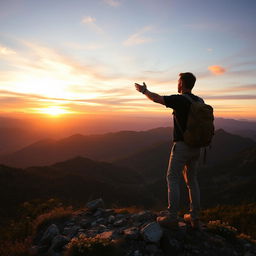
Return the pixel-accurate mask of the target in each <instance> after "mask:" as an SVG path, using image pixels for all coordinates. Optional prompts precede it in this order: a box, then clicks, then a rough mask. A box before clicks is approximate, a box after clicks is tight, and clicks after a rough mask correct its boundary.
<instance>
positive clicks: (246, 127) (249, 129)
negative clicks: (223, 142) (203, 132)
mask: <svg viewBox="0 0 256 256" xmlns="http://www.w3.org/2000/svg"><path fill="white" fill-rule="evenodd" d="M214 125H215V128H216V129H224V130H225V131H227V132H229V133H233V134H237V135H240V136H243V137H247V138H251V139H253V140H255V141H256V122H255V121H247V120H235V119H227V118H215V120H214Z"/></svg>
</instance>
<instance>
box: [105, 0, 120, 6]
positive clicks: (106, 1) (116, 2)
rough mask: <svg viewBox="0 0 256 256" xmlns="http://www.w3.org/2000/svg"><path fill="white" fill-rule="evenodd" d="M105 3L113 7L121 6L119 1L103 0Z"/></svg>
mask: <svg viewBox="0 0 256 256" xmlns="http://www.w3.org/2000/svg"><path fill="white" fill-rule="evenodd" d="M103 2H104V3H106V4H108V5H110V6H113V7H117V6H119V5H120V4H121V3H120V1H118V0H103Z"/></svg>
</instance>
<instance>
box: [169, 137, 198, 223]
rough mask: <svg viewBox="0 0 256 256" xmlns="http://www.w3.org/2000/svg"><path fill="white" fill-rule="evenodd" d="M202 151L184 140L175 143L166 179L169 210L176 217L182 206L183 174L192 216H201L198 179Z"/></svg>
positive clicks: (194, 217)
mask: <svg viewBox="0 0 256 256" xmlns="http://www.w3.org/2000/svg"><path fill="white" fill-rule="evenodd" d="M200 151H201V150H200V148H192V147H189V146H188V145H187V144H185V143H184V142H183V141H178V142H174V143H173V146H172V151H171V155H170V160H169V165H168V170H167V175H166V179H167V185H168V210H169V212H170V216H171V217H172V218H174V219H177V217H178V211H179V208H180V207H179V206H180V180H181V177H182V175H183V177H184V180H185V182H186V185H187V188H188V192H189V201H190V214H191V218H192V219H197V218H199V213H200V190H199V185H198V181H197V169H198V163H199V158H200Z"/></svg>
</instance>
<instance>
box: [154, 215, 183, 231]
mask: <svg viewBox="0 0 256 256" xmlns="http://www.w3.org/2000/svg"><path fill="white" fill-rule="evenodd" d="M156 221H157V222H158V223H159V225H160V226H162V227H164V228H169V229H178V228H179V223H178V221H177V220H174V219H172V218H171V217H170V216H163V217H157V219H156Z"/></svg>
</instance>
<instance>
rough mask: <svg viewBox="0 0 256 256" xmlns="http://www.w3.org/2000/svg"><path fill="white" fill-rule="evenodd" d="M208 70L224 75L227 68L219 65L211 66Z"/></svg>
mask: <svg viewBox="0 0 256 256" xmlns="http://www.w3.org/2000/svg"><path fill="white" fill-rule="evenodd" d="M208 70H210V71H211V72H212V74H214V75H222V74H224V73H225V72H226V69H225V68H223V67H221V66H218V65H215V66H209V67H208Z"/></svg>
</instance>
